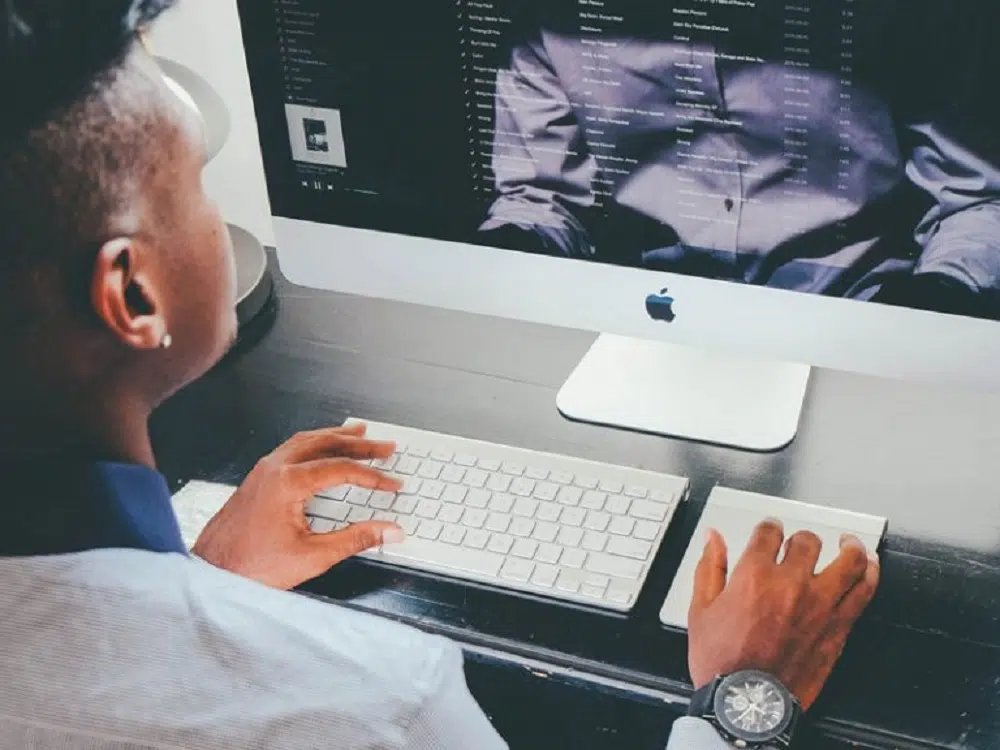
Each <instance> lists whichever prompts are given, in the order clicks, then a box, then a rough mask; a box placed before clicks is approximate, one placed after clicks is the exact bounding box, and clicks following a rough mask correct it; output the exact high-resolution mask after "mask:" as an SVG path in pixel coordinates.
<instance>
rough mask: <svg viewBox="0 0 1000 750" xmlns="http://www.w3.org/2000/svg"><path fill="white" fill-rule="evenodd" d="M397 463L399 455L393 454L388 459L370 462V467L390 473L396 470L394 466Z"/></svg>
mask: <svg viewBox="0 0 1000 750" xmlns="http://www.w3.org/2000/svg"><path fill="white" fill-rule="evenodd" d="M398 462H399V455H398V454H396V453H393V454H392V455H391V456H389V457H388V458H380V459H378V460H377V461H373V462H372V466H373V467H374V468H376V469H378V470H379V471H392V470H393V469H394V468H396V464H397V463H398Z"/></svg>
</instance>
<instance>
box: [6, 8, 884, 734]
mask: <svg viewBox="0 0 1000 750" xmlns="http://www.w3.org/2000/svg"><path fill="white" fill-rule="evenodd" d="M169 5H171V0H100V2H98V1H97V0H93V1H92V2H88V3H81V2H79V0H62V1H61V2H57V1H56V0H45V1H44V2H43V1H42V0H8V1H7V2H6V4H5V6H4V8H5V13H4V15H3V24H4V28H3V29H2V30H0V31H2V33H0V85H2V87H3V88H2V91H3V93H4V101H5V109H4V114H3V120H2V125H0V127H2V137H0V246H2V249H3V256H2V257H3V264H2V266H0V285H2V295H0V317H2V320H0V337H2V339H3V340H2V344H3V347H4V351H5V353H6V362H5V367H4V370H3V378H4V381H3V386H4V387H3V388H0V399H3V404H2V411H0V413H2V414H3V417H4V418H3V420H2V422H0V424H2V427H0V456H2V457H3V463H2V473H0V476H2V477H3V480H4V482H5V494H6V497H5V500H4V502H3V504H2V506H0V612H2V613H3V617H2V619H0V674H2V675H3V679H2V680H0V748H3V749H7V748H11V749H13V748H17V749H18V750H27V749H30V748H54V747H59V748H65V749H67V750H70V749H72V748H81V749H82V748H88V749H90V750H94V749H100V750H112V749H113V750H126V749H131V748H157V749H162V748H182V747H183V748H199V749H201V748H206V749H207V748H213V749H215V748H218V749H222V748H226V749H228V748H233V749H234V750H235V749H236V748H241V749H246V748H296V749H297V748H306V747H324V748H337V749H338V750H348V749H350V748H362V747H363V748H376V747H377V748H406V749H409V750H467V749H468V748H476V750H490V749H491V748H502V747H504V743H503V741H502V739H501V738H499V737H498V736H497V734H496V733H495V731H494V730H493V728H492V727H491V725H490V724H489V722H488V720H487V719H486V717H485V716H484V715H483V713H482V712H481V711H480V710H479V709H478V707H477V706H476V704H475V702H474V701H473V699H472V697H471V696H470V694H469V692H468V689H467V687H466V684H465V680H464V676H463V671H462V657H461V652H460V650H459V649H458V648H457V647H456V646H455V645H453V644H451V643H449V642H447V641H445V640H444V639H441V638H437V637H431V636H428V635H424V634H421V633H419V632H417V631H416V630H412V629H409V628H406V627H403V626H400V625H397V624H394V623H390V622H388V621H383V620H381V619H379V618H375V617H371V616H366V615H363V614H359V613H356V612H352V611H348V610H344V609H341V608H339V607H336V606H332V605H327V604H322V603H319V602H316V601H314V600H312V599H307V598H305V597H300V596H297V595H294V594H291V593H286V591H284V590H287V589H291V588H293V587H295V586H297V585H299V584H301V583H303V582H305V581H307V580H310V579H312V578H314V577H316V576H317V575H319V574H321V573H323V572H324V571H325V570H327V569H328V568H329V567H330V566H331V565H334V564H335V563H337V562H338V561H340V560H343V559H344V558H345V557H348V556H350V555H352V554H354V553H357V552H358V551H361V550H363V549H365V548H368V547H371V546H374V545H378V544H383V543H385V544H388V543H392V542H393V541H396V540H398V539H399V538H400V537H399V535H400V533H401V531H400V529H398V528H397V527H395V526H393V525H392V524H380V523H367V524H359V525H356V526H353V527H349V528H348V529H346V530H344V531H342V532H339V533H336V534H329V535H318V534H313V533H311V532H310V530H309V528H308V526H307V524H306V521H305V515H304V507H305V503H306V501H307V499H308V498H309V497H310V496H311V495H312V494H313V493H315V492H316V491H317V490H319V489H321V488H324V487H330V486H333V485H338V484H355V485H360V486H364V487H372V488H380V489H387V490H392V489H396V488H398V483H397V482H396V481H395V480H394V479H392V478H391V477H388V476H385V475H383V474H381V473H380V472H378V471H376V470H374V469H372V468H370V467H367V466H365V465H363V464H361V463H359V461H360V460H364V459H370V458H377V457H382V456H386V455H388V454H389V453H390V452H391V451H392V450H393V446H392V445H387V444H383V443H377V442H372V441H369V440H366V439H365V436H364V430H363V429H359V428H355V429H330V430H320V431H317V432H314V433H308V434H303V435H299V436H296V437H295V438H293V439H292V440H290V441H289V442H288V443H286V444H284V445H282V446H281V447H279V448H278V449H277V450H275V451H274V452H273V453H272V454H270V455H268V456H266V457H264V458H263V459H261V461H260V462H259V464H258V465H257V466H256V467H255V468H254V470H253V471H252V472H251V473H250V475H249V476H248V477H247V479H246V481H245V482H244V484H243V485H242V486H241V487H240V488H239V490H238V491H237V492H236V494H235V495H234V497H233V498H232V499H231V500H230V502H229V503H228V504H227V505H226V506H225V507H224V508H223V510H222V511H221V512H220V513H219V514H218V515H217V516H216V517H215V518H214V519H213V520H212V521H211V523H210V524H209V525H208V526H207V528H206V529H205V530H204V532H203V534H202V536H201V537H200V539H199V540H198V542H197V544H196V545H195V548H194V550H193V554H189V553H188V552H187V551H186V550H185V548H184V545H183V543H182V541H181V537H180V534H179V531H178V527H177V522H176V519H175V517H174V515H173V513H172V510H171V507H170V496H169V493H168V490H167V487H166V484H165V482H164V480H163V478H162V476H161V475H160V474H158V473H157V471H156V468H155V466H156V464H155V458H154V456H153V451H152V448H151V445H150V438H149V433H148V430H147V421H148V418H149V416H150V413H151V412H152V411H153V410H154V409H155V408H156V407H157V406H158V405H159V404H161V403H162V402H163V401H164V400H165V399H166V398H168V397H169V396H170V395H171V394H172V393H174V392H176V391H177V390H178V389H180V388H182V387H183V386H184V385H185V384H187V383H190V382H191V381H193V380H195V379H197V378H198V377H200V376H201V375H203V374H204V373H205V372H206V371H207V370H208V369H209V368H210V367H212V366H213V365H214V364H215V363H216V362H217V361H218V359H219V358H220V357H221V356H222V354H223V353H224V352H225V351H226V349H227V347H228V346H229V345H230V343H231V342H232V340H233V336H234V331H235V320H234V315H233V296H234V292H233V267H232V258H231V255H230V248H229V246H228V240H227V239H226V238H227V235H226V232H225V230H224V227H223V224H222V222H221V221H220V218H219V215H218V213H217V211H216V209H215V208H214V207H213V206H212V204H211V203H210V202H209V200H208V199H207V198H206V196H205V194H204V192H203V189H202V185H201V168H202V164H203V161H204V153H203V144H202V143H201V140H200V137H201V136H200V134H199V133H198V129H197V125H196V123H192V122H190V121H189V120H187V119H185V118H186V115H185V113H184V110H183V108H182V107H179V106H177V105H176V104H175V103H173V102H172V101H171V99H170V95H169V94H167V93H166V91H165V89H164V87H163V86H162V84H161V81H160V79H159V77H158V74H157V71H156V69H155V66H154V65H153V63H152V61H151V59H150V58H149V57H148V56H147V55H146V54H145V53H144V52H143V50H142V48H141V46H140V45H139V44H138V43H137V41H136V38H137V33H138V32H139V31H141V30H142V29H143V28H145V27H146V26H147V25H148V24H149V23H151V22H152V21H153V20H154V19H155V18H156V17H157V16H158V15H159V14H160V13H162V12H163V11H164V10H166V8H167V7H168V6H169ZM782 543H783V535H782V533H781V530H780V528H779V527H778V526H777V525H775V524H765V525H762V526H761V528H760V529H759V530H758V531H757V533H756V536H755V538H754V540H753V542H752V543H751V548H750V550H749V551H748V552H747V554H746V555H745V556H744V558H743V559H742V561H741V562H740V563H739V565H737V566H736V568H735V569H734V571H733V574H732V579H731V582H730V583H729V584H728V585H726V576H727V558H726V551H725V549H724V546H723V544H722V542H721V540H720V539H719V537H718V536H717V535H713V536H712V537H711V538H710V539H709V540H708V542H707V546H706V552H705V557H704V559H703V561H702V563H701V565H700V567H699V570H698V582H697V587H696V588H697V594H696V596H695V600H694V602H693V605H692V614H691V659H690V663H691V672H692V677H693V679H694V681H695V684H696V685H698V686H703V685H705V684H707V683H708V682H709V681H711V680H712V679H713V678H714V677H715V676H716V675H722V674H729V673H732V672H734V671H737V670H742V669H745V668H755V669H760V670H764V671H765V672H767V673H769V674H770V675H773V676H774V677H775V678H776V679H778V680H780V681H781V682H782V684H784V685H785V686H786V687H787V688H788V690H790V691H791V692H792V694H794V695H795V696H796V697H797V698H798V700H799V701H800V702H801V704H802V706H803V707H804V708H808V707H809V706H810V705H811V704H812V702H813V701H814V700H815V699H816V697H817V695H818V694H819V692H820V690H821V689H822V686H823V683H824V682H825V681H826V679H827V677H828V675H829V674H830V671H831V670H832V668H833V666H834V663H835V662H836V660H837V658H838V656H839V654H840V652H841V650H842V648H843V646H844V643H845V640H846V638H847V635H848V632H849V630H850V628H851V627H852V625H853V623H854V622H855V620H856V619H857V617H858V616H859V615H860V614H861V612H862V610H863V609H864V608H865V606H866V605H867V603H868V601H869V600H870V598H871V596H872V595H873V593H874V590H875V587H876V584H877V577H878V566H877V563H876V562H875V561H869V560H868V559H867V558H866V555H865V552H864V550H863V548H862V546H861V545H860V543H859V542H857V541H856V540H852V539H845V540H844V545H843V550H842V552H841V554H840V556H839V558H838V559H837V560H836V562H835V563H833V564H832V565H831V567H830V568H828V569H827V570H826V571H824V572H823V573H821V574H820V575H818V576H813V575H812V567H813V565H814V563H815V560H816V559H817V555H818V552H819V545H818V540H816V539H815V538H814V537H812V536H810V535H805V534H798V535H795V536H794V537H792V538H791V539H790V540H789V541H788V542H787V545H786V547H787V552H786V555H785V558H784V561H783V562H782V563H781V564H778V563H777V562H776V559H777V556H778V554H779V550H780V547H781V545H782ZM666 739H667V738H664V741H665V742H666ZM670 747H671V748H683V749H684V750H715V748H718V747H725V744H724V743H723V741H722V739H721V738H720V735H719V734H718V733H717V732H716V731H715V730H714V729H713V727H712V725H711V724H709V723H708V722H706V721H703V720H702V719H700V718H691V719H685V720H682V721H680V722H678V724H677V726H676V727H675V730H674V736H673V738H672V739H671V744H670Z"/></svg>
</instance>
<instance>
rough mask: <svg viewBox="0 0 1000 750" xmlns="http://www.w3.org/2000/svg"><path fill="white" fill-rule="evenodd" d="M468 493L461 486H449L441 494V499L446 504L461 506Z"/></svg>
mask: <svg viewBox="0 0 1000 750" xmlns="http://www.w3.org/2000/svg"><path fill="white" fill-rule="evenodd" d="M467 492H468V490H467V489H465V487H462V486H460V485H454V484H453V485H449V486H448V487H445V488H444V492H443V493H441V499H442V500H443V501H444V502H446V503H456V504H460V503H462V502H463V501H464V500H465V495H466V493H467Z"/></svg>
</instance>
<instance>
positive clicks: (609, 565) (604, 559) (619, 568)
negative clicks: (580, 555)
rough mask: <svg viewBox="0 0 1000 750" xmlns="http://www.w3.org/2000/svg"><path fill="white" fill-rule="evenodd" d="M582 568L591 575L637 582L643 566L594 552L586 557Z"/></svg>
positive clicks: (627, 559) (628, 560) (629, 560)
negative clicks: (595, 574)
mask: <svg viewBox="0 0 1000 750" xmlns="http://www.w3.org/2000/svg"><path fill="white" fill-rule="evenodd" d="M584 568H585V569H586V570H589V571H591V572H592V573H600V574H602V575H606V576H611V577H612V578H628V579H630V580H633V581H637V580H639V576H641V575H642V571H643V568H644V566H643V564H642V563H641V562H637V561H636V560H631V559H629V558H625V557H617V556H615V555H608V554H605V553H602V552H594V553H592V554H590V555H587V562H586V564H585V565H584Z"/></svg>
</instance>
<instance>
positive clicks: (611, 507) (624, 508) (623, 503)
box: [604, 495, 632, 516]
mask: <svg viewBox="0 0 1000 750" xmlns="http://www.w3.org/2000/svg"><path fill="white" fill-rule="evenodd" d="M631 504H632V500H631V499H630V498H627V497H623V496H622V495H612V496H611V497H609V498H608V501H607V502H606V503H605V504H604V510H606V511H607V512H608V513H613V514H615V515H616V516H624V515H625V514H626V513H628V509H629V506H630V505H631Z"/></svg>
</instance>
